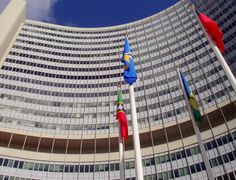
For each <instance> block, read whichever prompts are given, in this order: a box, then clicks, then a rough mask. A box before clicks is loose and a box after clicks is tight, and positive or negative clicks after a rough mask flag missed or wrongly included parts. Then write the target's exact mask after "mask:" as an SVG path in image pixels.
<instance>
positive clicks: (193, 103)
mask: <svg viewBox="0 0 236 180" xmlns="http://www.w3.org/2000/svg"><path fill="white" fill-rule="evenodd" d="M179 72H180V76H181V80H182V82H183V86H184V90H185V92H186V95H187V96H188V99H189V103H190V105H191V107H192V110H193V114H194V117H195V120H196V121H197V122H201V120H202V116H201V112H200V109H199V105H198V102H197V100H196V98H195V96H194V94H193V92H192V91H191V90H190V88H189V85H188V81H187V80H186V79H185V77H184V75H183V73H182V72H181V70H179Z"/></svg>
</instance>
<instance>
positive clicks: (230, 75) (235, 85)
mask: <svg viewBox="0 0 236 180" xmlns="http://www.w3.org/2000/svg"><path fill="white" fill-rule="evenodd" d="M191 9H192V10H193V13H194V15H195V17H197V20H198V22H199V24H200V26H201V28H202V30H203V32H204V34H205V36H206V38H207V40H208V42H210V46H211V47H212V49H213V51H214V53H215V55H216V57H217V59H218V60H219V63H220V65H221V66H222V68H223V70H224V72H225V74H226V76H227V78H228V79H229V81H230V83H231V85H232V87H233V89H234V91H235V92H236V79H235V77H234V75H233V73H232V71H231V70H230V68H229V65H228V64H227V63H226V60H225V58H224V57H223V55H222V53H221V52H220V50H219V48H218V47H217V46H216V45H215V43H214V42H213V41H212V40H211V38H210V37H209V35H208V33H207V32H206V30H205V28H204V27H203V25H202V23H201V21H200V20H199V18H198V15H197V14H196V12H195V6H194V5H193V4H192V7H191Z"/></svg>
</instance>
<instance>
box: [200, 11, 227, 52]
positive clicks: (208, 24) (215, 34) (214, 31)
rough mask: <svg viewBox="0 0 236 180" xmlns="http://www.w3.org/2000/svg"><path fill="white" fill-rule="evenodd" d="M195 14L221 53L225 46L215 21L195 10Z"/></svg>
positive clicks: (221, 33)
mask: <svg viewBox="0 0 236 180" xmlns="http://www.w3.org/2000/svg"><path fill="white" fill-rule="evenodd" d="M197 14H198V18H199V20H200V21H201V23H202V25H203V26H204V28H205V30H206V31H207V33H208V35H209V36H210V38H211V39H212V41H213V42H215V44H216V46H217V47H218V48H219V49H220V51H221V52H222V53H223V52H224V50H225V47H224V42H223V32H222V31H221V30H220V27H219V26H218V25H217V23H216V22H215V21H213V20H212V19H211V18H209V17H207V16H206V15H205V14H203V13H199V12H197Z"/></svg>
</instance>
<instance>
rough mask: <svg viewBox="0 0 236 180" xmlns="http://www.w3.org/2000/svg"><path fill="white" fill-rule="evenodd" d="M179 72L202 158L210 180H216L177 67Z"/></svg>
mask: <svg viewBox="0 0 236 180" xmlns="http://www.w3.org/2000/svg"><path fill="white" fill-rule="evenodd" d="M177 73H178V76H179V80H180V84H181V88H182V91H183V93H184V98H185V101H186V104H187V108H188V111H189V116H190V119H191V121H192V124H193V128H194V131H195V133H196V136H197V140H198V144H199V147H200V150H201V154H202V159H203V162H204V164H205V166H206V173H207V176H208V178H209V180H214V176H213V173H212V170H211V166H210V163H209V160H208V158H207V154H206V150H205V147H204V145H203V141H202V137H201V133H200V131H199V128H198V125H197V123H196V120H195V118H194V115H193V110H192V108H191V105H190V103H189V100H188V96H187V94H186V92H185V88H184V85H183V81H182V78H181V75H180V72H179V68H178V67H177Z"/></svg>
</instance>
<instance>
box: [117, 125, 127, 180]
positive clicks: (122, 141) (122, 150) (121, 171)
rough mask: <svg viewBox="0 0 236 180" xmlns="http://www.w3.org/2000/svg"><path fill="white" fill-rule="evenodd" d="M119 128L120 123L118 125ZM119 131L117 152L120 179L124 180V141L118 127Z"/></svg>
mask: <svg viewBox="0 0 236 180" xmlns="http://www.w3.org/2000/svg"><path fill="white" fill-rule="evenodd" d="M118 126H120V123H118ZM118 129H119V152H120V179H121V180H125V162H124V139H123V138H122V136H121V131H120V127H119V128H118Z"/></svg>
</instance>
